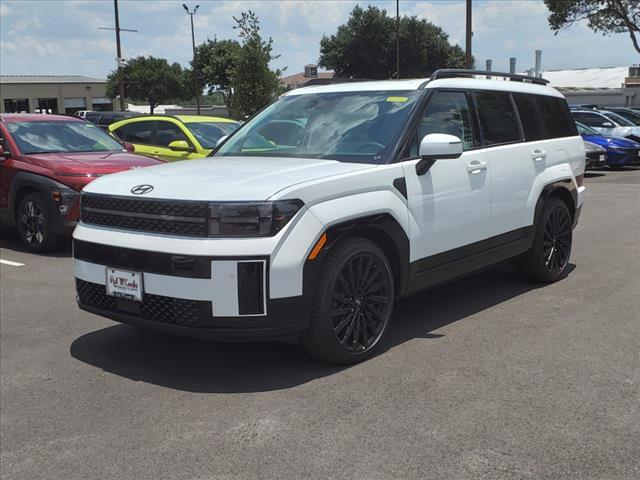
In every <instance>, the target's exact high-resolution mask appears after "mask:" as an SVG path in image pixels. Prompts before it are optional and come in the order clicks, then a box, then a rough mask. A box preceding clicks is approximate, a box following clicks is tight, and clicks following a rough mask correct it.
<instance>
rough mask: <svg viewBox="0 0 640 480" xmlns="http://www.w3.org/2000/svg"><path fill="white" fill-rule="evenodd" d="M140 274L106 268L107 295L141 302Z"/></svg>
mask: <svg viewBox="0 0 640 480" xmlns="http://www.w3.org/2000/svg"><path fill="white" fill-rule="evenodd" d="M142 291H143V290H142V273H140V272H132V271H131V270H119V269H117V268H108V267H107V295H110V296H112V297H118V298H124V299H126V300H135V301H136V302H141V301H142Z"/></svg>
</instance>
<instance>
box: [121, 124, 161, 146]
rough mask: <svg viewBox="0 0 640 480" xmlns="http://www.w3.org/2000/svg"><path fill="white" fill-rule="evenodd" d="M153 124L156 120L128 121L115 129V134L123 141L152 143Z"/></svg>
mask: <svg viewBox="0 0 640 480" xmlns="http://www.w3.org/2000/svg"><path fill="white" fill-rule="evenodd" d="M155 126H156V122H135V123H129V124H127V125H123V126H122V127H120V128H118V129H116V130H115V134H116V135H117V136H118V137H120V138H121V139H122V140H124V141H125V142H131V143H144V144H147V145H152V140H153V130H154V129H155Z"/></svg>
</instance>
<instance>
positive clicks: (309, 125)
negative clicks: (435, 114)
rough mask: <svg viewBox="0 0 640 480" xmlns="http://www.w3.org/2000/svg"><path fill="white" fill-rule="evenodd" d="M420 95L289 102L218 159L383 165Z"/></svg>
mask: <svg viewBox="0 0 640 480" xmlns="http://www.w3.org/2000/svg"><path fill="white" fill-rule="evenodd" d="M419 95H420V92H418V91H415V90H414V91H410V92H401V91H370V92H332V93H315V94H302V95H291V96H285V97H282V98H280V100H278V101H276V102H275V103H273V104H272V105H270V106H269V107H267V108H266V109H265V110H263V111H262V112H261V113H260V114H258V115H257V116H256V117H255V118H253V119H252V120H250V121H249V122H248V123H247V124H246V125H244V126H243V127H242V128H241V129H240V130H239V131H238V132H237V133H236V134H235V135H233V136H232V137H231V138H230V139H229V140H228V141H227V142H226V143H225V144H223V145H222V147H220V149H219V150H218V151H217V152H216V156H240V155H242V156H247V155H250V156H265V157H306V158H322V159H331V160H338V161H343V162H356V163H384V161H385V157H386V156H387V155H388V154H389V151H390V150H391V149H392V148H393V146H394V145H395V142H394V140H395V138H396V137H397V135H398V134H399V133H400V131H401V128H402V126H403V124H404V122H405V121H406V120H407V118H408V116H409V112H410V111H411V110H412V108H413V106H414V105H415V104H416V102H417V100H418V98H419Z"/></svg>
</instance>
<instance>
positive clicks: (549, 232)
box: [517, 197, 573, 283]
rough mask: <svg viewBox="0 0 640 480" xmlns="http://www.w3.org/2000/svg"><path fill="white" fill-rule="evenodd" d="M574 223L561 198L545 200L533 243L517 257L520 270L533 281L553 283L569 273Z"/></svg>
mask: <svg viewBox="0 0 640 480" xmlns="http://www.w3.org/2000/svg"><path fill="white" fill-rule="evenodd" d="M572 239H573V225H572V220H571V215H570V214H569V209H568V208H567V205H566V204H565V203H564V202H563V201H562V200H560V199H559V198H555V197H549V198H548V199H546V200H545V203H544V208H543V210H542V215H541V216H540V220H539V222H538V224H537V225H536V231H535V237H534V240H533V245H532V246H531V249H529V251H527V252H525V253H524V254H522V256H521V257H520V258H518V260H517V266H518V270H519V271H520V273H522V274H523V275H524V276H525V277H526V278H528V279H529V280H531V281H534V282H539V283H552V282H556V281H558V280H560V279H561V278H563V277H564V276H565V274H566V270H567V265H568V264H569V257H570V256H571V243H572Z"/></svg>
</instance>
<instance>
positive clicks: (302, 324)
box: [76, 279, 310, 340]
mask: <svg viewBox="0 0 640 480" xmlns="http://www.w3.org/2000/svg"><path fill="white" fill-rule="evenodd" d="M76 291H77V295H78V297H77V299H78V305H79V306H80V308H81V309H83V310H86V311H88V312H91V313H95V314H97V315H101V316H103V317H107V318H111V319H113V320H116V321H119V322H123V323H128V324H131V325H138V326H142V327H145V328H150V329H152V330H159V331H163V332H166V333H170V334H175V335H184V336H188V337H196V338H209V339H219V340H259V339H277V338H288V337H292V336H296V335H298V334H299V333H301V332H303V331H304V330H306V328H307V327H308V325H309V315H310V309H309V302H308V301H307V300H306V299H305V297H303V296H299V297H289V298H283V299H277V300H269V301H268V306H267V309H268V315H260V316H248V317H213V316H212V310H211V302H208V301H198V300H186V299H181V298H171V297H164V296H161V295H152V294H148V293H145V294H144V295H143V301H142V302H135V301H131V300H123V299H119V298H115V297H112V296H109V295H107V292H106V288H105V286H104V285H100V284H97V283H92V282H86V281H84V280H80V279H76Z"/></svg>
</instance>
